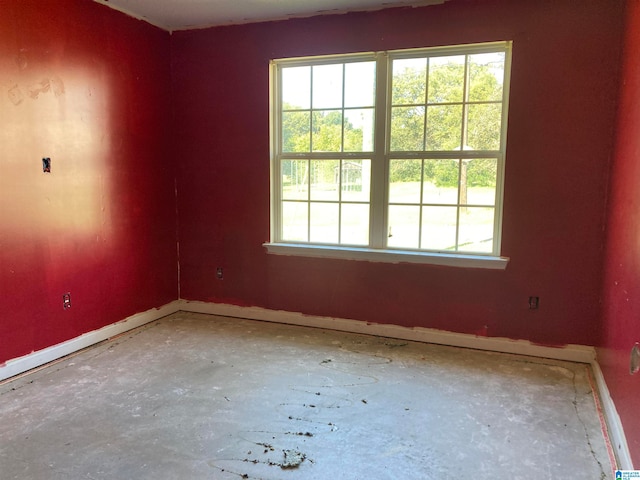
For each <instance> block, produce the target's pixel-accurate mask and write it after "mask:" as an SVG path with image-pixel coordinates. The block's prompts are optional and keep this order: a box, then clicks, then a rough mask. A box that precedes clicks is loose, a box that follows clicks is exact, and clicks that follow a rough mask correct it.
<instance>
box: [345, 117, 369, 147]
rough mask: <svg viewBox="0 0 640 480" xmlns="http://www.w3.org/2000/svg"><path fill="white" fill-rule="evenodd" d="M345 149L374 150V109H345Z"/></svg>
mask: <svg viewBox="0 0 640 480" xmlns="http://www.w3.org/2000/svg"><path fill="white" fill-rule="evenodd" d="M344 151H345V152H372V151H373V109H372V108H366V109H358V110H345V111H344Z"/></svg>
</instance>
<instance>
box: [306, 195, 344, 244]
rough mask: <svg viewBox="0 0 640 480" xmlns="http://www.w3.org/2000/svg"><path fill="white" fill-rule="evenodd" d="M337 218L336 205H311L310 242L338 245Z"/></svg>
mask: <svg viewBox="0 0 640 480" xmlns="http://www.w3.org/2000/svg"><path fill="white" fill-rule="evenodd" d="M339 218H340V217H339V211H338V204H337V203H312V204H311V221H310V227H311V228H310V236H311V238H310V240H311V241H312V242H318V243H338V225H339V223H338V221H339Z"/></svg>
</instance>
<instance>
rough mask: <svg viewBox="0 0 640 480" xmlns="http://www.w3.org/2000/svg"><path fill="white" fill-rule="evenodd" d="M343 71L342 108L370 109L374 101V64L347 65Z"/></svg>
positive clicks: (358, 63)
mask: <svg viewBox="0 0 640 480" xmlns="http://www.w3.org/2000/svg"><path fill="white" fill-rule="evenodd" d="M344 70H345V73H344V74H345V78H344V106H345V107H372V106H373V102H374V99H375V87H376V63H375V62H357V63H347V64H345V66H344Z"/></svg>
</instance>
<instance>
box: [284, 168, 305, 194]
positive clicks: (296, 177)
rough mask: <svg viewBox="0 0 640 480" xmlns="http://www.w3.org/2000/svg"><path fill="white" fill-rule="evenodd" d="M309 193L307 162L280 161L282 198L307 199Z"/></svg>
mask: <svg viewBox="0 0 640 480" xmlns="http://www.w3.org/2000/svg"><path fill="white" fill-rule="evenodd" d="M308 195H309V162H307V160H283V161H282V199H283V200H307V198H308Z"/></svg>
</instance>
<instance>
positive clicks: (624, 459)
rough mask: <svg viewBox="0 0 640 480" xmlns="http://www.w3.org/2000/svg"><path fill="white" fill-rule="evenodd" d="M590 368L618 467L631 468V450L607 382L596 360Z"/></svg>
mask: <svg viewBox="0 0 640 480" xmlns="http://www.w3.org/2000/svg"><path fill="white" fill-rule="evenodd" d="M591 369H592V370H593V376H594V377H595V379H594V380H595V382H596V387H597V389H598V397H599V398H600V402H601V404H602V405H601V406H602V411H603V414H604V418H605V421H606V422H607V431H608V432H609V439H610V440H611V446H612V448H613V451H614V453H615V455H616V460H617V462H618V469H620V470H633V469H634V468H633V461H632V460H631V452H629V445H628V444H627V438H626V436H625V434H624V429H623V428H622V421H621V420H620V416H619V415H618V411H617V410H616V406H615V404H614V403H613V399H612V398H611V394H610V393H609V388H608V387H607V382H606V381H605V379H604V375H603V374H602V370H601V369H600V365H599V364H598V362H596V361H594V362H592V363H591Z"/></svg>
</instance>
